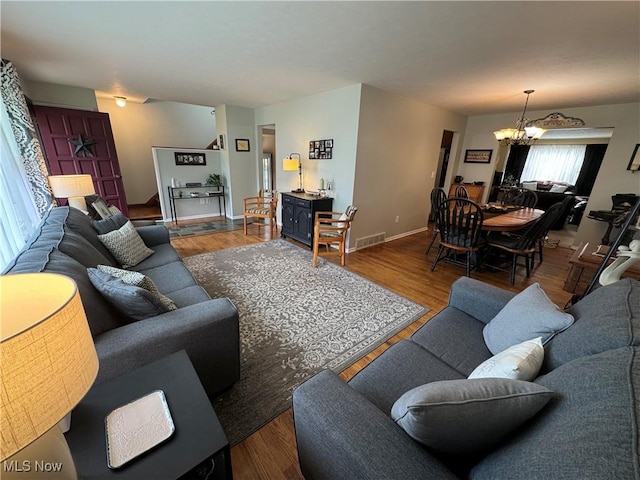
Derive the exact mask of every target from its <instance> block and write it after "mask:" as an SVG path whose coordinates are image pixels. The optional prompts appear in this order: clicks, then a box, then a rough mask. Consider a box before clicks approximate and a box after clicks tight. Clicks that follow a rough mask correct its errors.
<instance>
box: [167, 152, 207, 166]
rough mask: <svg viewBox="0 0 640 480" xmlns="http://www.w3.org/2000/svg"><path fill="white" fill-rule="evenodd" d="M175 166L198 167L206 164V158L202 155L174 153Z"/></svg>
mask: <svg viewBox="0 0 640 480" xmlns="http://www.w3.org/2000/svg"><path fill="white" fill-rule="evenodd" d="M174 155H175V157H176V165H198V166H203V165H206V164H207V157H206V156H205V154H204V153H189V152H175V153H174Z"/></svg>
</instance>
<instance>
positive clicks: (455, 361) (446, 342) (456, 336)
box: [411, 277, 491, 377]
mask: <svg viewBox="0 0 640 480" xmlns="http://www.w3.org/2000/svg"><path fill="white" fill-rule="evenodd" d="M463 278H466V277H463ZM484 326H485V324H484V323H483V322H481V321H479V320H476V319H475V318H473V317H472V316H470V315H467V314H466V313H464V312H462V311H461V310H458V309H457V308H455V307H446V308H444V309H443V310H441V311H440V312H439V313H437V314H436V315H435V316H434V317H433V318H431V319H429V321H428V322H427V323H425V324H424V325H423V326H422V327H420V328H419V329H418V330H417V331H416V332H415V333H414V334H413V335H412V336H411V341H413V342H416V343H417V344H418V345H420V346H422V347H423V348H425V349H426V350H428V351H429V352H431V353H432V354H433V355H434V356H435V357H437V358H439V359H440V360H442V361H443V362H445V363H447V364H448V365H449V366H451V367H452V368H454V369H455V370H457V371H458V372H460V374H461V375H462V376H464V377H467V376H468V375H469V374H470V373H471V372H472V371H473V369H474V368H476V367H477V366H478V365H479V364H480V363H482V362H484V361H485V360H487V359H488V358H490V357H491V352H490V351H489V350H488V349H487V346H486V345H485V343H484V339H483V338H482V329H483V328H484Z"/></svg>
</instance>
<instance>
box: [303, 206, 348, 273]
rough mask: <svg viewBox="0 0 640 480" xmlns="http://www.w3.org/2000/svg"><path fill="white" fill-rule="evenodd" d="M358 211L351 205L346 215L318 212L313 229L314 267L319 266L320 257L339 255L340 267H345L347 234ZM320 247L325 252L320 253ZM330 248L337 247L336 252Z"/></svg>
mask: <svg viewBox="0 0 640 480" xmlns="http://www.w3.org/2000/svg"><path fill="white" fill-rule="evenodd" d="M357 211H358V207H355V206H353V205H349V206H348V207H347V209H346V210H345V212H344V213H342V212H316V216H315V223H314V227H313V266H314V267H317V266H318V256H319V255H339V256H340V265H342V266H343V267H344V264H345V250H346V246H347V233H348V232H349V228H351V222H353V217H355V215H356V212H357ZM320 245H324V246H325V249H326V250H325V251H324V252H320ZM330 247H336V250H331V249H330Z"/></svg>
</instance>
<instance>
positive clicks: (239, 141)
mask: <svg viewBox="0 0 640 480" xmlns="http://www.w3.org/2000/svg"><path fill="white" fill-rule="evenodd" d="M248 151H250V148H249V139H248V138H236V152H248Z"/></svg>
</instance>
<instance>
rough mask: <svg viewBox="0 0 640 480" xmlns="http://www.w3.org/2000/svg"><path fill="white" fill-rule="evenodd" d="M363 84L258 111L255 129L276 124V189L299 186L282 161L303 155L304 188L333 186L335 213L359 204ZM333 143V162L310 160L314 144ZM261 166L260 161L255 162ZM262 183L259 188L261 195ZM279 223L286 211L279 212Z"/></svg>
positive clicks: (284, 189) (295, 173) (293, 173)
mask: <svg viewBox="0 0 640 480" xmlns="http://www.w3.org/2000/svg"><path fill="white" fill-rule="evenodd" d="M360 91H361V85H360V84H357V85H351V86H348V87H343V88H339V89H336V90H331V91H329V92H324V93H319V94H317V95H312V96H309V97H304V98H300V99H296V100H292V101H289V102H284V103H280V104H277V105H270V106H267V107H260V108H257V109H256V110H255V125H268V124H274V125H275V130H276V147H275V150H276V152H277V158H274V162H275V169H276V174H275V177H276V189H277V190H278V191H280V192H287V191H291V190H293V189H296V188H297V187H298V172H297V171H294V172H291V171H287V172H285V171H284V170H283V169H282V158H284V157H287V156H288V155H289V154H290V153H292V152H296V153H300V155H301V158H302V173H303V186H304V188H305V190H317V189H318V188H319V184H320V178H324V180H325V182H329V181H330V182H333V185H334V186H335V190H334V192H333V194H332V196H333V197H334V203H333V208H334V210H336V211H344V208H345V207H347V206H348V205H349V204H350V203H352V201H353V188H354V178H355V162H356V149H357V142H358V118H359V109H360ZM328 138H331V139H333V158H331V159H330V160H309V141H311V140H320V139H328ZM254 162H255V164H256V165H257V162H258V159H257V157H254ZM256 188H257V183H256V185H255V186H254V187H253V189H254V190H255V189H256ZM278 221H279V222H281V220H280V212H278Z"/></svg>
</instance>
